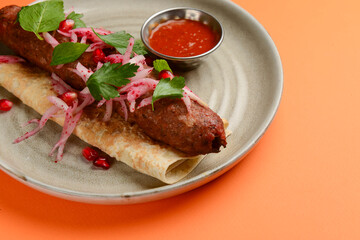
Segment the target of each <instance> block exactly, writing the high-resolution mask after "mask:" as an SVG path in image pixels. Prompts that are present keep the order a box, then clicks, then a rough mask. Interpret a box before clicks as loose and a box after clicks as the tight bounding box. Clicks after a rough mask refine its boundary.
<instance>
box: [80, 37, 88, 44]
mask: <svg viewBox="0 0 360 240" xmlns="http://www.w3.org/2000/svg"><path fill="white" fill-rule="evenodd" d="M86 40H87V36H83V37H82V38H81V40H80V43H84V44H85V43H86Z"/></svg>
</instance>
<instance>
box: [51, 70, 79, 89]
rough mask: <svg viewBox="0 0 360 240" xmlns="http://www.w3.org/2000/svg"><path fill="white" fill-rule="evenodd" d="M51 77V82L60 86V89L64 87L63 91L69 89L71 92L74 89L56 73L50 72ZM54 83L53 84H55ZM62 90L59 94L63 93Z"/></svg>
mask: <svg viewBox="0 0 360 240" xmlns="http://www.w3.org/2000/svg"><path fill="white" fill-rule="evenodd" d="M51 79H52V80H53V81H54V82H53V83H55V85H56V86H58V87H59V88H60V87H61V88H62V89H65V91H64V92H67V91H71V92H75V91H76V90H75V89H73V88H72V87H70V86H69V85H68V84H66V83H65V82H64V80H62V79H61V78H60V77H59V76H58V75H56V74H55V73H52V74H51ZM55 85H54V86H55ZM64 92H61V93H59V94H63V93H64Z"/></svg>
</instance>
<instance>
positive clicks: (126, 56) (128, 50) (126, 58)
mask: <svg viewBox="0 0 360 240" xmlns="http://www.w3.org/2000/svg"><path fill="white" fill-rule="evenodd" d="M134 42H135V40H134V38H130V40H129V44H128V46H127V48H126V51H125V54H124V59H123V64H126V63H128V62H129V61H130V56H131V53H132V49H133V46H134Z"/></svg>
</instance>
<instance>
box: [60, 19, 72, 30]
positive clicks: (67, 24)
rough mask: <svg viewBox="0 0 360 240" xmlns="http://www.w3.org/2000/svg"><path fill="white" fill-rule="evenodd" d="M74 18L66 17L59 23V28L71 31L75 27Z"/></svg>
mask: <svg viewBox="0 0 360 240" xmlns="http://www.w3.org/2000/svg"><path fill="white" fill-rule="evenodd" d="M74 24H75V22H74V20H72V19H65V20H64V21H61V22H60V24H59V30H60V31H62V32H69V31H70V30H71V29H73V27H74Z"/></svg>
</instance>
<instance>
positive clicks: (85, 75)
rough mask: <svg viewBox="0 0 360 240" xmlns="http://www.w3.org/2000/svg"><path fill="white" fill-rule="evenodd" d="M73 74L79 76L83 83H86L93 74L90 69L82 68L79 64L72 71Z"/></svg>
mask: <svg viewBox="0 0 360 240" xmlns="http://www.w3.org/2000/svg"><path fill="white" fill-rule="evenodd" d="M73 72H74V73H76V74H77V75H79V76H80V77H81V78H82V80H84V82H87V80H88V79H89V77H90V76H91V74H93V73H94V72H93V71H92V70H91V69H88V68H86V67H84V65H82V64H81V63H80V62H78V64H77V65H76V69H73Z"/></svg>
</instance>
